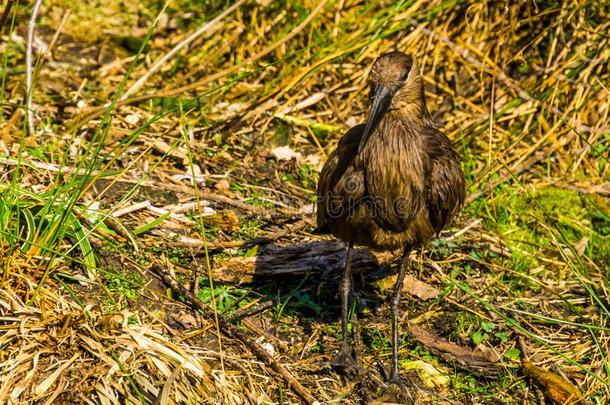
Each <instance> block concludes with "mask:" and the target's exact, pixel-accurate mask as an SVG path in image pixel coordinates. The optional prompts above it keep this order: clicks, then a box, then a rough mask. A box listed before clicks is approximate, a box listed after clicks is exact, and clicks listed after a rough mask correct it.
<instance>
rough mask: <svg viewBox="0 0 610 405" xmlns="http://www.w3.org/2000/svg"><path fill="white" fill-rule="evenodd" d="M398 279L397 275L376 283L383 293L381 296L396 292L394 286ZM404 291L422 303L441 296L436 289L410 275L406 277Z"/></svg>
mask: <svg viewBox="0 0 610 405" xmlns="http://www.w3.org/2000/svg"><path fill="white" fill-rule="evenodd" d="M397 278H398V275H396V274H394V275H392V276H388V277H384V278H382V279H380V280H377V281H375V285H376V287H377V289H378V290H379V291H380V292H381V294H383V295H386V294H387V293H388V292H390V293H391V292H392V291H394V285H395V284H396V279H397ZM402 291H403V292H404V293H406V294H410V295H412V296H414V297H416V298H419V299H420V300H422V301H426V300H429V299H431V298H436V297H438V295H439V292H438V290H437V289H436V288H434V287H432V286H431V285H430V284H428V283H425V282H423V281H421V280H418V279H417V278H415V277H413V276H412V275H410V274H408V275H407V276H405V281H404V284H403V286H402Z"/></svg>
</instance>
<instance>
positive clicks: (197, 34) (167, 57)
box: [121, 0, 245, 100]
mask: <svg viewBox="0 0 610 405" xmlns="http://www.w3.org/2000/svg"><path fill="white" fill-rule="evenodd" d="M244 1H245V0H239V1H237V2H236V3H234V4H233V5H232V6H231V7H229V8H227V9H226V10H225V11H223V12H222V13H220V14H218V15H217V16H216V17H215V18H213V19H212V20H210V21H208V22H207V23H205V24H203V25H202V26H201V27H199V29H197V31H195V32H193V33H192V34H191V35H189V36H188V37H186V38H185V39H184V40H182V41H180V42H179V43H178V44H176V46H174V47H173V48H172V49H171V50H170V51H169V52H168V53H166V54H165V55H164V56H163V57H161V58H159V59H158V60H157V61H156V62H155V63H154V64H153V65H152V66H151V67H150V69H149V70H148V72H146V73H145V74H144V75H143V76H142V77H140V78H139V79H138V80H137V81H136V82H135V83H134V84H133V86H131V87H130V88H129V89H127V91H126V92H125V93H123V95H122V96H121V100H125V99H126V98H128V97H129V96H130V95H132V94H133V93H135V92H137V91H138V90H140V88H141V87H142V86H143V85H144V84H145V83H146V82H147V81H148V78H149V77H150V76H151V75H152V74H153V73H155V72H156V71H157V70H159V69H160V68H161V66H163V65H164V64H165V62H167V61H168V60H170V59H171V58H172V57H173V56H174V55H175V54H176V53H178V51H180V50H181V49H182V48H184V47H185V46H187V45H188V44H190V43H191V42H193V41H194V40H195V39H197V38H198V37H200V36H201V35H203V34H204V33H205V32H206V31H208V30H209V29H211V28H212V27H214V26H215V25H216V24H218V22H219V21H221V20H222V19H223V18H225V17H226V16H227V15H229V14H230V13H232V12H233V11H234V10H235V9H236V8H238V7H239V6H241V5H242V3H243V2H244Z"/></svg>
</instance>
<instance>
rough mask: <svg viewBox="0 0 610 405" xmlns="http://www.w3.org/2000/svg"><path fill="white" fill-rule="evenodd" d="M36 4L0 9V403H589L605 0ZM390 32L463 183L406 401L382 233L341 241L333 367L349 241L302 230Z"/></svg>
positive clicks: (427, 286)
mask: <svg viewBox="0 0 610 405" xmlns="http://www.w3.org/2000/svg"><path fill="white" fill-rule="evenodd" d="M34 3H35V2H23V1H22V2H12V1H10V0H8V1H7V0H5V1H3V2H2V3H1V7H2V10H3V11H4V12H3V13H1V14H0V22H1V24H2V32H1V36H2V41H1V42H0V50H1V51H2V59H1V60H2V68H1V69H2V70H1V71H2V76H1V77H2V84H1V86H0V89H1V91H0V97H2V100H1V102H2V114H1V115H0V265H1V268H2V287H1V288H0V330H2V333H0V402H1V403H19V404H21V403H217V402H219V401H220V402H222V403H244V402H252V403H300V402H305V401H307V400H309V401H311V400H312V399H315V400H317V401H319V402H322V403H326V402H328V403H361V402H377V403H380V402H384V401H386V402H392V401H394V402H401V403H402V402H408V401H410V399H409V397H410V398H412V399H413V400H415V402H416V403H485V404H487V403H489V404H496V403H503V404H517V403H519V404H522V403H545V401H546V403H575V402H577V401H579V400H582V401H583V402H584V403H592V404H604V403H607V402H608V401H609V400H610V382H609V381H610V364H609V362H608V361H609V360H608V358H609V357H608V356H609V355H608V353H609V350H610V347H609V346H610V337H609V332H610V326H609V325H608V319H609V318H610V300H609V295H608V294H609V293H608V289H609V283H608V279H609V277H610V273H609V271H608V270H609V266H608V263H610V199H609V196H610V180H609V179H610V176H609V174H610V165H609V164H608V157H609V155H610V153H609V151H610V119H609V116H608V115H609V111H610V108H609V105H610V102H609V100H610V91H609V88H608V85H609V81H610V80H609V79H610V66H609V64H610V62H609V60H610V46H609V44H608V42H609V37H608V35H607V32H608V31H609V28H610V23H609V19H608V18H609V17H610V7H609V6H608V5H605V4H604V2H527V3H525V2H523V3H520V4H515V2H508V1H501V2H488V3H483V2H481V3H477V2H466V1H459V0H453V1H451V0H449V1H447V0H433V1H430V2H418V1H400V2H357V1H349V0H345V1H336V2H330V1H324V0H322V1H320V2H318V1H316V2H313V1H305V2H296V1H292V0H290V1H285V2H276V1H263V0H261V1H240V2H233V3H232V2H221V1H216V0H214V1H196V0H174V1H172V2H168V3H167V4H165V3H163V2H160V1H152V0H147V1H142V2H131V3H130V2H122V1H120V0H110V1H105V2H93V1H88V2H69V1H64V0H49V1H45V2H42V5H41V8H40V13H39V15H38V16H37V18H36V22H35V31H34V35H33V37H32V38H33V39H32V41H29V40H28V37H29V36H28V24H29V21H30V18H31V16H32V10H33V6H34ZM223 11H226V13H224V14H221V13H223ZM216 16H218V18H217V19H216V20H213V19H214V18H215V17H216ZM210 21H213V23H212V24H209V25H207V26H205V27H206V28H204V30H203V32H201V33H199V34H198V35H197V36H195V37H194V39H193V40H192V41H189V40H188V38H189V35H191V34H192V33H195V32H196V31H197V29H198V28H199V27H203V26H204V24H205V23H206V22H210ZM179 44H182V45H184V46H183V47H181V49H179V50H178V52H177V53H175V54H173V55H172V56H171V57H170V58H169V59H168V60H166V61H165V62H163V63H162V64H161V66H160V67H159V68H157V67H156V66H155V62H156V61H158V60H160V59H161V58H162V57H163V56H165V55H167V54H168V53H169V52H170V50H171V49H172V48H173V47H175V46H177V45H179ZM30 47H31V49H32V54H33V61H32V63H31V64H30V66H31V68H32V73H33V81H32V84H31V90H30V91H29V92H28V91H27V89H28V88H30V86H28V80H27V77H28V75H27V74H26V72H27V71H28V62H27V60H26V53H27V51H28V48H30ZM393 49H398V50H401V51H404V52H407V53H409V54H411V55H413V57H414V59H415V60H416V61H417V63H418V64H419V66H420V70H421V71H422V73H423V77H424V81H425V84H426V97H427V105H428V108H429V110H430V111H431V113H432V116H433V118H434V119H435V121H436V122H437V123H438V124H439V125H440V127H441V128H442V129H443V131H444V132H445V133H446V134H447V135H448V136H449V138H450V139H451V140H452V142H453V144H454V146H455V148H456V150H457V151H458V153H459V154H460V156H461V158H462V164H463V169H464V172H465V175H466V178H467V184H468V198H467V201H466V204H465V207H464V209H463V211H462V213H461V215H460V216H459V217H458V218H457V220H456V221H455V222H454V223H453V224H452V225H451V226H449V227H448V228H447V229H445V230H444V231H443V232H442V233H441V235H440V236H439V238H437V239H436V240H434V241H432V242H431V244H430V245H429V246H427V247H426V248H425V249H424V250H423V251H418V252H414V254H413V256H412V260H411V262H412V263H411V267H410V275H409V277H410V278H409V282H408V283H407V284H406V287H405V289H404V294H403V295H404V297H403V299H402V301H401V311H402V316H401V321H400V326H401V336H400V351H399V356H400V363H401V374H402V376H403V377H404V379H405V381H406V382H407V385H408V386H409V387H410V388H409V395H407V396H405V395H404V394H402V393H399V392H393V391H392V390H391V389H388V388H387V387H386V386H385V385H384V383H383V382H384V380H385V379H386V377H387V370H388V367H389V362H390V343H389V339H390V322H389V315H388V304H387V300H386V298H387V295H388V292H389V291H390V288H391V286H392V281H393V278H392V274H393V273H394V272H395V270H396V264H397V259H398V254H399V252H386V253H381V254H375V255H372V254H370V253H368V252H365V251H362V250H359V251H358V252H357V262H356V263H355V265H354V267H355V268H356V271H357V274H356V275H355V282H356V289H357V291H356V305H355V307H354V308H353V309H352V313H353V314H354V315H356V316H353V317H352V321H353V322H351V323H350V329H351V330H353V331H355V332H356V335H357V336H360V337H361V343H360V345H359V347H360V349H359V358H360V361H361V363H362V366H363V367H362V372H361V373H360V374H359V375H344V374H342V373H341V372H339V370H336V369H334V368H332V367H331V366H329V361H330V359H331V358H332V356H333V354H334V353H336V351H337V350H338V347H339V342H340V320H339V299H338V295H337V291H338V276H339V271H340V268H341V266H342V264H343V249H344V247H343V245H341V242H336V241H333V240H332V238H331V237H330V236H328V235H318V234H316V233H315V232H314V226H313V225H314V216H313V210H314V208H313V205H314V202H315V187H316V183H317V173H318V172H319V170H320V168H321V166H322V165H323V163H324V161H325V159H326V157H327V155H328V154H329V153H330V152H331V151H332V150H333V149H334V147H335V145H336V144H337V142H338V140H339V139H340V137H341V136H342V135H343V134H344V133H345V131H347V130H348V129H349V128H350V127H351V126H353V125H355V124H357V123H360V122H363V121H364V120H365V117H366V112H367V108H368V86H367V82H366V75H367V72H368V69H370V66H371V64H372V62H373V60H374V59H375V58H376V57H377V56H379V55H381V54H382V53H384V52H387V51H390V50H393ZM147 74H149V75H150V76H145V75H147ZM140 78H144V80H143V81H142V82H141V83H138V79H140ZM27 94H30V95H31V99H32V108H31V111H30V113H29V114H26V112H27V111H28V110H27V108H26V105H27ZM125 95H126V96H125ZM356 318H357V322H356ZM259 349H262V353H261V351H260V350H259ZM299 386H300V388H299Z"/></svg>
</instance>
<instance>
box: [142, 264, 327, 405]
mask: <svg viewBox="0 0 610 405" xmlns="http://www.w3.org/2000/svg"><path fill="white" fill-rule="evenodd" d="M150 269H151V270H152V271H153V272H154V273H155V274H156V275H157V276H159V277H160V278H161V280H163V282H165V284H167V285H168V286H169V287H170V288H171V289H172V290H174V291H175V292H177V293H178V294H180V295H182V296H183V297H184V298H185V300H186V302H187V303H188V305H189V306H190V307H191V308H193V309H196V310H199V311H201V312H202V314H203V316H205V317H208V318H214V316H215V315H214V311H213V310H212V309H211V308H210V307H208V306H207V305H205V304H204V303H202V302H201V301H200V300H199V298H197V297H196V296H195V295H194V294H193V293H192V292H191V291H189V290H187V289H186V288H184V286H182V284H180V283H178V281H177V280H176V279H175V278H174V277H172V276H171V275H170V274H169V272H168V271H167V270H166V269H164V268H163V267H162V266H160V265H159V264H153V265H152V266H151V267H150ZM218 322H219V324H220V328H221V329H222V330H223V331H224V332H225V333H226V334H228V335H229V336H232V337H234V338H236V339H238V340H239V341H241V342H242V343H243V344H244V345H245V346H246V347H247V348H248V349H250V351H251V352H252V353H254V355H256V357H258V358H259V360H260V361H262V362H263V363H265V364H267V365H268V366H269V367H271V368H272V369H273V370H274V371H275V372H276V373H278V374H279V375H281V376H282V377H283V378H284V380H285V381H286V382H287V383H288V385H289V386H290V387H291V388H292V389H293V390H294V391H295V392H296V393H297V394H298V395H299V396H300V397H301V398H303V399H304V400H305V401H306V402H307V403H309V404H318V403H319V402H318V401H316V399H315V398H314V396H313V395H312V394H311V392H309V390H308V389H307V388H305V387H304V386H303V385H302V384H301V383H300V382H299V381H298V380H297V379H296V378H295V377H294V375H292V373H290V371H288V370H286V368H284V367H283V366H282V365H281V364H280V362H279V361H277V360H276V359H275V358H274V357H273V356H271V355H270V354H269V353H268V352H267V351H266V350H265V349H264V348H263V347H262V346H261V345H259V344H258V343H256V342H255V341H254V340H252V339H251V338H250V337H249V336H248V335H246V334H245V333H244V332H242V331H240V330H239V329H238V328H237V326H235V325H233V324H232V323H231V322H229V321H227V320H226V319H225V318H224V317H222V316H221V315H218Z"/></svg>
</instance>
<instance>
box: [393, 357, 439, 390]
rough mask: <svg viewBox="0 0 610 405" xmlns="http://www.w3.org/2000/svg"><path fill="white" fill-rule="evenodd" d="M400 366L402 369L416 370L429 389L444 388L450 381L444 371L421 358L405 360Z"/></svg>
mask: <svg viewBox="0 0 610 405" xmlns="http://www.w3.org/2000/svg"><path fill="white" fill-rule="evenodd" d="M401 366H402V368H403V369H404V370H417V374H418V375H419V378H421V380H422V382H423V383H424V385H425V386H426V387H428V388H430V389H432V388H445V387H447V386H449V384H450V383H451V378H449V376H448V375H447V373H446V372H443V371H440V370H439V369H438V368H436V367H434V366H433V365H432V364H430V363H427V362H425V361H423V360H413V361H406V362H403V363H402V364H401Z"/></svg>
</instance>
